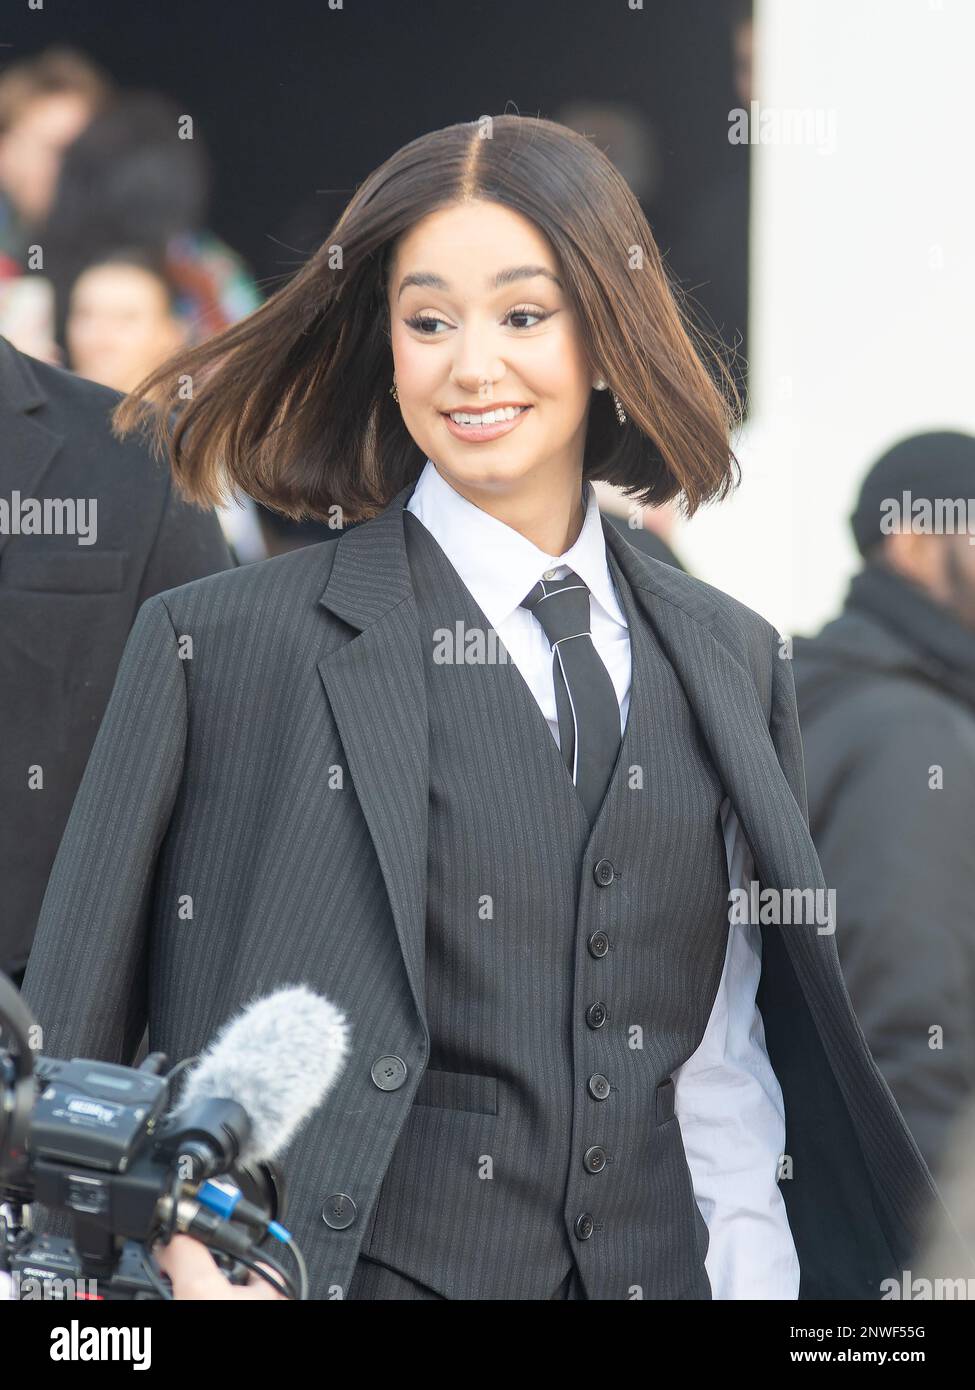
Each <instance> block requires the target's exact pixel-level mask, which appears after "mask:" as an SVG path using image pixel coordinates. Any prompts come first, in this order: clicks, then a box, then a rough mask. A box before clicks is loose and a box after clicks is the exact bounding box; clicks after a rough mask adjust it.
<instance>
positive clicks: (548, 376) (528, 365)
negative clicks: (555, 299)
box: [524, 329, 589, 407]
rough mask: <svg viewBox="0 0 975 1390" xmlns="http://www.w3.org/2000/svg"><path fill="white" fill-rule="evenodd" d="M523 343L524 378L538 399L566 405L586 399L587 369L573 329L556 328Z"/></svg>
mask: <svg viewBox="0 0 975 1390" xmlns="http://www.w3.org/2000/svg"><path fill="white" fill-rule="evenodd" d="M525 346H526V348H527V349H529V351H528V352H526V354H525V365H524V375H525V379H526V381H528V382H529V383H530V384H531V386H532V387H533V389H534V390H535V391H536V392H537V394H538V396H539V397H540V398H547V399H549V400H551V401H555V402H560V403H562V404H564V405H565V406H566V407H575V406H576V405H577V404H578V403H579V402H580V401H585V400H587V399H588V395H589V373H588V368H587V366H586V360H585V356H584V354H583V352H582V350H581V347H580V344H579V340H578V338H577V336H576V334H575V333H574V332H571V333H570V332H567V331H565V330H563V329H555V330H553V331H552V332H551V333H547V334H545V336H544V337H540V338H536V339H535V340H534V341H533V342H532V343H526V344H525Z"/></svg>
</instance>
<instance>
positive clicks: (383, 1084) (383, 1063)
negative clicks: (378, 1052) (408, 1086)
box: [371, 1057, 409, 1091]
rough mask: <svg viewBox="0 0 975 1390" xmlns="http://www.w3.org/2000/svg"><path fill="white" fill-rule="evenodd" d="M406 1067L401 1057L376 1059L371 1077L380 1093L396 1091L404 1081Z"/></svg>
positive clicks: (406, 1071)
mask: <svg viewBox="0 0 975 1390" xmlns="http://www.w3.org/2000/svg"><path fill="white" fill-rule="evenodd" d="M408 1070H409V1069H408V1067H407V1065H406V1063H405V1062H404V1061H403V1059H402V1057H377V1058H376V1060H375V1061H374V1062H373V1064H372V1071H371V1076H372V1079H373V1081H374V1082H375V1084H376V1085H377V1086H378V1087H379V1089H380V1090H381V1091H398V1090H399V1088H400V1087H401V1086H402V1084H403V1082H404V1081H405V1080H406V1077H407V1073H408Z"/></svg>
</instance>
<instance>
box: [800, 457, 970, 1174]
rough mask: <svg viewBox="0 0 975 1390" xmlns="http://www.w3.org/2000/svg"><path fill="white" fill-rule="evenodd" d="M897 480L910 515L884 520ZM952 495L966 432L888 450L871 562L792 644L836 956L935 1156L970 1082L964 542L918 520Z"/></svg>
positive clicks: (966, 495)
mask: <svg viewBox="0 0 975 1390" xmlns="http://www.w3.org/2000/svg"><path fill="white" fill-rule="evenodd" d="M905 493H907V494H909V496H910V499H911V502H910V504H909V510H910V511H911V512H912V514H913V516H914V527H913V529H911V527H910V526H904V527H903V529H899V530H897V531H891V532H890V533H889V534H885V531H886V530H887V529H888V528H887V525H886V518H887V517H888V516H889V517H890V518H891V521H894V520H895V519H896V518H895V516H894V511H895V504H896V507H897V508H899V509H900V513H901V518H900V519H901V521H902V522H903V521H904V520H905V518H904V516H903V513H904V508H905ZM954 498H960V499H966V500H967V499H970V498H975V439H973V438H971V437H970V436H968V435H963V434H955V433H949V432H944V433H940V434H928V435H921V436H917V437H915V438H913V439H908V440H905V441H903V442H902V443H900V444H899V445H897V446H896V447H895V448H894V449H892V450H890V451H889V452H888V453H886V454H885V455H884V456H883V458H881V459H880V460H879V461H878V462H877V464H876V465H875V466H874V468H873V469H872V470H871V472H870V474H869V475H868V477H867V479H866V481H865V483H864V485H863V489H862V492H861V496H860V500H859V502H858V505H857V508H856V512H855V514H854V517H853V529H854V533H855V536H856V540H857V543H858V545H859V547H860V550H861V552H862V553H863V554H864V557H865V559H866V564H865V565H864V568H863V569H862V570H861V572H860V573H859V574H857V575H855V576H854V579H853V582H852V584H851V586H850V590H849V594H848V596H847V599H846V603H845V606H844V609H843V612H842V613H841V614H840V616H839V617H837V618H836V619H834V620H833V621H832V622H830V623H828V624H827V625H826V627H825V628H824V629H823V630H822V632H821V633H820V634H819V635H818V636H817V637H815V638H805V639H804V638H797V639H796V641H795V645H794V659H795V660H794V664H795V677H796V688H797V695H798V702H799V716H800V723H801V726H802V731H803V741H804V747H805V761H806V776H807V785H808V794H809V819H810V826H811V829H812V833H813V839H814V841H815V843H816V848H817V850H818V851H819V856H820V859H821V861H822V865H823V870H824V873H825V875H826V881H827V883H828V884H829V885H830V886H831V887H833V888H835V890H836V902H837V917H838V922H837V932H836V944H837V949H838V951H839V956H840V963H841V966H842V968H843V972H844V975H845V978H846V983H847V988H848V989H849V991H850V995H851V998H852V1000H853V1005H854V1009H855V1010H856V1013H857V1015H858V1016H859V1019H860V1022H861V1024H862V1026H863V1029H864V1032H865V1033H866V1036H867V1041H868V1042H869V1044H870V1050H871V1052H872V1053H873V1055H874V1057H875V1058H876V1060H877V1063H878V1065H879V1066H880V1069H881V1071H882V1072H883V1074H884V1077H885V1079H886V1081H887V1083H888V1085H889V1086H890V1088H891V1090H892V1091H893V1093H894V1096H895V1097H896V1099H897V1102H898V1105H899V1106H900V1108H901V1111H902V1113H903V1115H904V1118H905V1119H906V1120H907V1122H908V1126H909V1127H910V1129H911V1130H912V1132H913V1134H914V1137H915V1139H916V1140H917V1143H918V1145H919V1146H920V1148H921V1151H922V1153H923V1154H924V1156H925V1158H926V1159H927V1161H928V1164H929V1166H930V1167H931V1168H932V1169H933V1170H937V1169H938V1168H939V1167H940V1164H941V1161H942V1158H943V1154H944V1149H945V1144H946V1140H947V1137H948V1132H949V1130H950V1128H951V1126H952V1123H953V1121H954V1119H955V1117H956V1114H957V1112H958V1111H959V1110H960V1108H961V1106H962V1105H963V1103H964V1102H965V1100H966V1099H967V1098H969V1097H972V1096H975V837H973V835H972V819H973V813H975V546H972V545H971V544H970V543H969V535H968V534H959V533H958V532H957V531H956V532H955V533H954V534H937V533H934V532H932V533H928V531H927V529H926V527H925V525H924V518H925V517H926V515H928V514H930V519H931V521H932V523H934V521H935V519H936V517H937V515H938V501H939V499H942V500H943V499H954ZM972 508H975V501H971V502H969V503H968V507H967V508H966V509H965V510H967V512H968V516H969V517H970V518H971V524H972V525H973V526H975V511H973V510H972Z"/></svg>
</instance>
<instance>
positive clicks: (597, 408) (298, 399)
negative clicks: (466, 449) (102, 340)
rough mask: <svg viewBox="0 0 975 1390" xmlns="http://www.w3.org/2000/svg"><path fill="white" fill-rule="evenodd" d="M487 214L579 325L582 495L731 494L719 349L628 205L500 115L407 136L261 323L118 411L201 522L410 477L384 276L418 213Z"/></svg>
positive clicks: (598, 156) (599, 177)
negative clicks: (535, 264) (553, 284)
mask: <svg viewBox="0 0 975 1390" xmlns="http://www.w3.org/2000/svg"><path fill="white" fill-rule="evenodd" d="M475 200H481V201H489V202H493V203H498V204H501V205H502V206H504V207H507V208H511V209H512V210H513V211H515V212H518V213H521V214H522V215H523V216H524V217H526V218H528V219H529V220H530V221H531V222H533V223H534V224H535V226H536V227H537V228H538V229H539V230H540V231H541V232H542V233H543V234H544V235H545V236H546V237H547V238H548V240H549V242H550V244H551V246H552V247H553V249H554V252H555V255H556V258H557V261H558V262H559V264H560V266H561V274H562V275H563V277H564V283H565V286H566V292H567V296H568V298H569V301H570V303H571V305H572V307H573V309H574V310H575V312H576V315H577V318H578V321H579V323H580V325H581V331H582V334H583V339H584V344H585V350H586V353H587V356H588V359H589V367H590V369H591V371H592V372H593V374H594V375H600V376H602V377H603V378H605V380H606V381H608V382H609V386H610V388H611V390H612V391H614V392H615V393H616V395H617V396H618V397H619V398H620V401H621V402H622V404H623V407H624V409H625V411H626V415H627V419H626V423H625V424H624V425H623V426H622V427H621V426H620V425H619V424H618V422H617V418H616V413H615V408H614V403H613V399H612V396H611V394H610V392H609V391H596V392H594V393H593V397H592V401H591V405H590V410H589V418H588V427H587V433H586V441H585V450H584V458H583V477H584V478H585V479H603V480H605V481H606V482H609V483H614V484H616V485H617V486H619V487H621V488H623V489H624V490H625V492H626V494H627V495H628V496H630V497H632V498H634V499H635V500H636V501H637V502H639V503H640V504H646V503H649V504H660V503H662V502H666V501H668V500H670V499H671V498H677V497H679V498H681V500H682V503H683V506H684V509H685V510H686V512H687V513H688V515H690V513H692V512H693V511H694V510H695V509H696V508H697V507H698V506H699V505H700V504H701V503H703V502H706V501H708V500H710V499H712V498H717V497H722V496H724V495H725V494H726V493H727V491H728V490H729V488H730V487H731V486H732V485H733V484H734V482H735V481H736V470H737V460H736V459H735V456H734V454H733V453H732V451H731V447H730V434H731V431H732V429H733V428H734V427H735V425H736V424H737V421H738V418H739V413H740V407H739V401H738V397H737V394H736V392H735V387H734V383H733V380H732V378H731V375H730V373H729V371H728V368H727V365H726V363H725V361H724V359H723V356H722V354H721V352H720V351H718V350H716V349H715V348H713V347H712V346H711V345H710V344H709V342H708V340H707V338H706V337H705V336H704V334H703V333H700V332H699V331H698V330H697V329H696V328H695V327H694V326H693V325H692V323H691V321H690V319H689V318H688V316H687V315H686V314H685V312H684V311H683V309H682V308H681V307H680V305H679V302H678V299H679V292H675V290H674V289H673V288H672V286H671V284H670V282H669V280H668V277H667V273H666V271H665V269H664V266H663V262H662V260H661V257H660V253H659V251H658V249H657V247H656V245H655V243H654V239H653V234H652V232H651V230H650V227H649V224H648V223H647V220H646V218H645V217H644V215H643V212H642V210H641V208H640V205H639V203H638V202H637V200H636V198H635V196H634V194H633V193H632V191H631V190H630V188H629V187H628V185H627V183H626V181H625V180H624V179H623V177H622V175H621V174H620V173H619V171H618V170H617V169H616V168H615V166H614V165H613V164H612V163H611V161H610V160H609V159H608V158H607V157H606V156H605V155H604V154H603V153H602V152H601V151H600V150H598V149H597V148H596V146H595V145H593V144H592V143H591V142H590V141H589V140H588V139H586V138H585V137H584V136H582V135H580V134H578V133H576V132H575V131H573V130H570V129H569V128H568V127H566V126H562V125H559V124H557V123H555V122H553V121H546V120H541V119H537V118H535V117H529V116H516V115H504V116H496V117H485V118H483V119H482V120H481V121H477V122H473V123H463V124H457V125H451V126H447V127H446V128H445V129H443V130H435V131H433V132H431V133H430V134H428V135H423V136H420V137H419V138H418V139H416V140H413V141H411V142H410V143H409V144H408V145H405V146H404V147H403V148H402V149H400V150H397V152H396V153H395V154H394V155H392V156H391V157H390V158H389V159H387V160H386V162H385V163H384V164H382V165H381V166H380V167H379V168H378V169H376V170H375V171H374V172H373V173H372V174H370V175H369V177H368V178H367V179H366V180H365V181H364V182H363V183H362V184H361V185H360V187H359V188H358V189H357V190H356V193H355V195H354V196H353V198H352V200H351V202H350V203H349V204H348V206H347V207H346V209H345V211H344V212H343V213H342V215H341V217H340V218H339V220H338V222H337V223H336V225H335V227H334V229H333V230H332V233H331V234H330V236H329V237H328V238H327V240H326V241H325V243H324V244H323V245H322V246H321V247H320V248H319V249H318V251H316V252H315V253H314V254H313V255H312V256H311V257H310V258H309V260H308V261H307V263H306V264H305V265H304V266H303V267H302V269H301V270H300V271H299V272H298V273H297V274H296V275H295V276H294V277H293V278H292V279H291V280H290V281H289V282H288V283H287V284H286V285H285V286H283V287H282V288H281V289H280V290H278V291H277V293H276V294H274V295H273V296H272V297H271V298H270V299H268V301H267V302H266V303H265V304H263V305H262V306H261V307H260V308H259V309H257V310H255V311H254V312H253V313H252V314H250V315H249V316H248V317H247V318H246V319H243V320H242V321H241V322H240V323H237V324H234V325H233V326H232V327H230V328H227V329H225V330H224V331H223V332H221V333H218V334H217V335H216V336H214V337H212V338H210V339H209V340H208V341H207V342H205V343H203V344H201V345H199V346H197V347H191V348H181V349H180V350H179V351H178V352H177V353H176V354H174V356H173V357H171V358H170V359H169V360H168V361H166V362H164V363H163V364H162V365H161V366H160V367H158V368H157V369H156V370H155V371H154V372H152V373H151V374H150V375H149V376H148V377H146V379H145V380H144V381H142V382H140V384H139V385H138V386H137V387H136V389H135V390H134V391H133V392H132V393H131V394H130V395H129V396H127V397H126V398H125V399H124V400H123V401H122V402H120V404H119V405H118V406H117V407H116V410H115V412H114V414H113V424H114V428H115V431H116V433H117V434H118V435H124V434H127V433H128V432H129V431H131V430H132V429H134V428H136V427H137V426H140V427H141V428H142V429H143V430H144V432H145V433H146V435H147V437H148V438H149V439H150V442H151V443H152V444H153V446H154V447H155V450H156V452H157V453H159V454H161V453H163V452H166V453H168V456H169V460H170V463H171V466H172V469H173V477H174V480H175V483H176V486H177V488H178V489H179V491H180V492H181V493H182V494H183V496H184V497H186V498H187V499H188V500H189V501H193V502H196V503H197V504H199V505H201V506H211V505H220V504H222V503H224V502H225V501H226V500H227V497H228V495H239V493H240V492H241V491H243V492H244V493H246V494H249V495H250V496H251V497H253V498H255V499H256V500H257V501H259V502H263V503H264V504H265V505H266V506H268V507H271V508H272V509H274V510H275V511H278V512H281V513H283V514H284V515H286V516H290V517H292V518H294V519H296V520H298V519H301V518H305V517H311V518H315V519H317V520H320V521H328V520H330V519H331V518H333V517H334V515H335V513H334V512H332V511H330V509H331V508H333V507H339V508H341V513H340V515H341V516H342V517H343V518H344V520H346V521H354V520H357V519H362V518H365V517H369V516H373V515H375V514H376V513H377V512H379V511H381V510H382V509H383V508H384V507H386V506H387V505H388V503H389V502H390V501H391V500H392V498H393V497H395V495H396V494H397V493H398V492H399V491H400V490H401V489H402V488H404V487H406V486H407V485H408V484H409V483H411V482H413V481H415V479H416V478H417V477H418V476H419V473H420V470H421V469H422V467H423V465H424V462H425V455H424V452H423V450H421V449H420V447H419V446H418V445H417V444H416V443H415V441H414V440H413V438H412V437H411V435H410V434H409V433H408V431H407V429H406V426H405V424H404V422H403V418H402V416H401V414H400V411H399V407H398V405H397V404H396V402H395V401H394V400H393V398H392V396H391V395H390V392H389V387H390V384H391V381H392V375H393V358H392V349H391V346H390V334H389V308H388V296H387V273H388V268H389V265H390V261H391V253H392V251H393V249H394V246H395V244H396V242H397V239H398V238H399V237H401V236H402V235H403V234H404V233H406V232H408V231H409V230H410V229H412V228H413V227H414V226H415V224H416V223H417V222H419V221H420V220H421V219H422V218H423V217H425V216H426V215H427V214H429V213H432V212H435V211H437V210H439V209H441V208H444V207H447V206H449V205H452V204H458V203H464V202H469V201H475Z"/></svg>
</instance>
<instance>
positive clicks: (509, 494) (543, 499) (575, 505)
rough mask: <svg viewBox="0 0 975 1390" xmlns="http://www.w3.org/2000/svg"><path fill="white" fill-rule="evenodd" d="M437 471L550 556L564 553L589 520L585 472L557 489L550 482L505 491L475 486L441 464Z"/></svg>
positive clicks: (468, 498)
mask: <svg viewBox="0 0 975 1390" xmlns="http://www.w3.org/2000/svg"><path fill="white" fill-rule="evenodd" d="M437 471H438V472H439V473H440V474H441V476H442V477H443V479H444V481H445V482H447V483H449V485H450V486H451V487H452V488H453V489H454V491H455V492H459V493H460V495H461V496H462V497H465V498H466V499H467V501H468V502H471V503H472V504H473V505H474V506H475V507H480V509H481V511H482V512H487V513H488V515H489V516H493V517H494V518H495V519H496V520H498V521H503V522H504V524H505V525H506V526H510V527H511V528H512V530H513V531H517V532H518V533H519V534H520V535H522V536H524V537H525V539H526V540H529V541H531V542H532V544H533V545H536V546H538V548H539V550H542V551H544V552H545V554H546V555H552V556H556V555H563V554H564V553H565V552H566V551H567V550H568V549H569V548H570V546H572V545H574V544H575V542H576V541H577V540H578V538H579V533H580V531H581V530H582V526H583V523H584V521H585V519H586V504H585V502H584V500H583V496H582V476H581V473H580V474H579V476H578V477H574V478H573V479H572V481H571V482H570V483H569V484H567V485H566V486H564V487H562V488H560V489H558V490H557V491H554V492H553V490H552V488H551V486H550V485H547V486H545V487H542V486H538V485H536V486H531V485H528V484H525V485H523V486H521V487H519V488H517V489H513V488H511V487H510V485H509V486H506V487H505V488H504V490H502V489H501V488H500V487H492V485H491V484H490V482H488V483H480V484H477V485H475V484H472V483H470V482H468V481H467V480H465V479H458V478H455V477H452V476H450V475H449V474H447V473H445V472H444V471H443V470H442V469H441V468H440V467H439V465H437ZM546 484H548V480H546Z"/></svg>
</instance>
